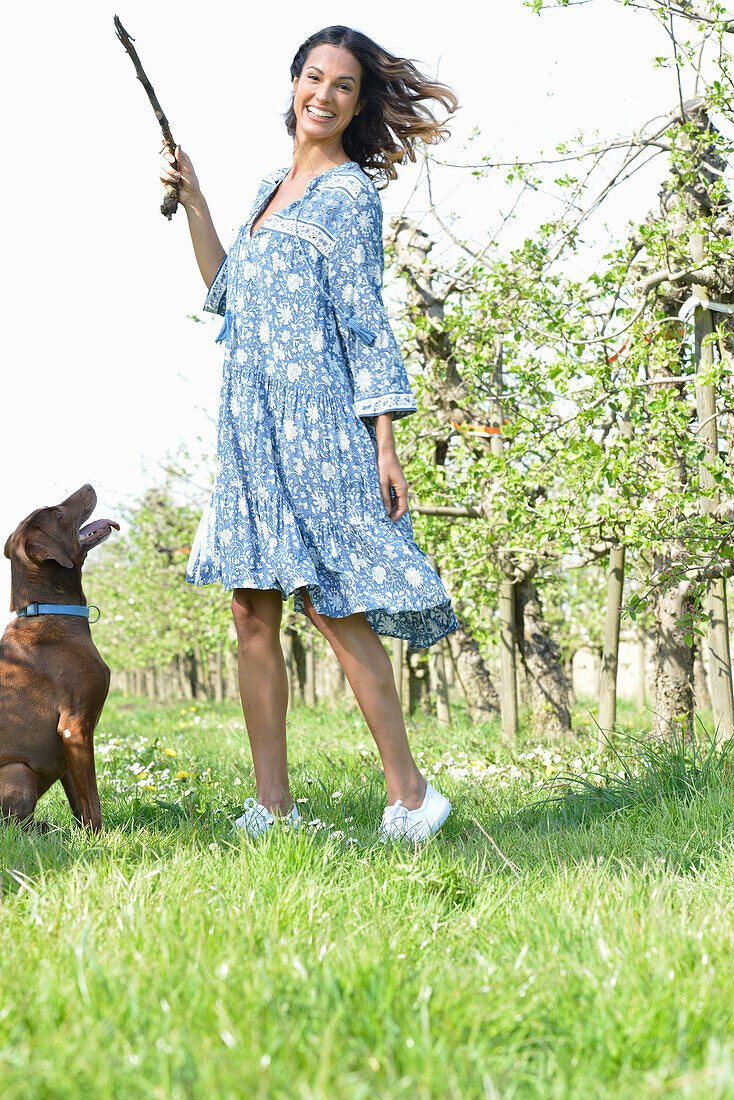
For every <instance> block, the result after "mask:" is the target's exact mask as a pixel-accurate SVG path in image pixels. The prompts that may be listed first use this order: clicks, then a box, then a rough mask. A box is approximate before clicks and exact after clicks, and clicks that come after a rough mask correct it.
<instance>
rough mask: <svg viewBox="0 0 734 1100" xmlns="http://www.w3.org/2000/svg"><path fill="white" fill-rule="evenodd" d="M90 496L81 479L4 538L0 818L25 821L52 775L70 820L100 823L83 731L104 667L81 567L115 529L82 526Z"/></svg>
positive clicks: (92, 501)
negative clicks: (7, 574) (6, 618)
mask: <svg viewBox="0 0 734 1100" xmlns="http://www.w3.org/2000/svg"><path fill="white" fill-rule="evenodd" d="M96 503H97V494H96V493H95V491H94V489H93V488H92V486H91V485H83V486H82V487H81V489H78V490H77V492H76V493H72V495H71V496H70V497H68V498H67V499H66V500H65V501H63V502H62V503H61V504H57V505H56V506H55V507H53V508H39V509H38V510H37V511H35V512H32V513H31V515H30V516H28V517H27V519H24V520H23V522H22V523H21V524H20V526H19V527H18V528H17V529H16V530H15V531H14V532H13V534H12V535H11V536H10V538H9V539H8V541H7V542H6V543H5V557H6V558H10V564H11V571H12V582H11V584H12V587H11V596H10V610H11V611H21V612H23V611H24V610H25V614H22V615H19V616H18V617H17V618H15V619H13V621H12V622H11V623H9V624H8V626H7V628H6V630H5V633H4V634H3V636H2V638H0V821H1V820H2V819H3V818H6V819H7V818H14V819H15V820H16V821H19V822H21V823H24V824H31V823H32V822H33V814H34V812H35V808H36V803H37V802H38V799H39V798H40V797H41V795H43V794H45V793H46V791H47V790H48V789H49V787H50V786H51V784H52V783H55V782H56V780H57V779H60V780H61V784H62V786H63V788H64V790H65V791H66V796H67V798H68V799H69V804H70V806H71V809H72V812H73V813H74V816H75V817H76V818H77V820H78V821H79V822H80V823H81V824H83V825H89V826H91V828H92V829H93V830H94V831H95V832H98V831H99V830H100V829H101V828H102V815H101V813H100V808H99V794H98V793H97V777H96V774H95V770H94V746H93V742H92V735H93V733H94V727H95V726H96V725H97V721H98V719H99V716H100V714H101V713H102V707H103V706H104V702H105V699H106V698H107V692H108V690H109V685H110V670H109V669H108V667H107V665H106V664H105V663H104V661H103V660H102V658H101V657H100V655H99V653H98V652H97V647H96V646H95V644H94V642H93V641H92V635H91V632H90V629H89V621H88V612H86V613H85V609H86V599H85V597H84V593H83V591H82V566H83V564H84V559H85V558H86V556H87V553H88V552H89V551H90V550H91V548H92V547H93V546H97V545H98V544H99V543H100V542H103V541H104V539H106V538H107V536H108V535H109V534H110V533H111V531H112V528H113V527H114V528H116V529H117V530H118V531H119V529H120V528H119V526H118V524H116V523H114V522H113V521H112V520H107V519H104V520H96V521H95V522H94V523H88V524H87V525H86V527H82V524H83V523H84V522H85V520H87V519H89V517H90V516H91V514H92V512H93V511H94V508H95V505H96ZM39 605H40V607H39ZM64 606H65V607H69V609H70V610H69V612H65V611H63V609H62V610H61V611H59V610H58V609H59V608H60V607H61V608H63V607H64ZM51 608H55V609H56V611H52V610H50V609H51Z"/></svg>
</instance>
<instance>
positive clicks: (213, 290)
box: [204, 256, 229, 317]
mask: <svg viewBox="0 0 734 1100" xmlns="http://www.w3.org/2000/svg"><path fill="white" fill-rule="evenodd" d="M228 260H229V256H225V257H224V259H223V260H222V262H221V264H220V265H219V267H218V269H217V273H216V275H215V276H214V278H213V279H212V284H211V286H210V287H209V290H208V291H207V295H206V298H205V299H204V310H205V312H206V313H218V314H219V315H220V317H223V316H224V313H225V310H226V308H227V267H228Z"/></svg>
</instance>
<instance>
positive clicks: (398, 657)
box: [392, 638, 405, 710]
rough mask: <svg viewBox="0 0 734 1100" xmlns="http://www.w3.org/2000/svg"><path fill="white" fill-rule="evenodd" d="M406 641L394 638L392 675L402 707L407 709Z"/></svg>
mask: <svg viewBox="0 0 734 1100" xmlns="http://www.w3.org/2000/svg"><path fill="white" fill-rule="evenodd" d="M404 666H405V639H404V638H393V640H392V674H393V677H394V678H395V687H396V688H397V692H398V699H399V700H400V706H401V707H402V708H403V710H404V709H405V676H404Z"/></svg>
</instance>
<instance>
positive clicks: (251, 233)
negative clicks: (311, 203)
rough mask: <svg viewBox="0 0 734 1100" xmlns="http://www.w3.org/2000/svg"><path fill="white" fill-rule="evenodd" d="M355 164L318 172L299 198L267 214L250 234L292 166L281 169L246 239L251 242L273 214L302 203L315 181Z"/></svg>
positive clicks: (335, 166)
mask: <svg viewBox="0 0 734 1100" xmlns="http://www.w3.org/2000/svg"><path fill="white" fill-rule="evenodd" d="M356 163H357V162H356V161H354V160H343V161H342V162H341V164H334V165H333V166H332V167H331V168H327V169H326V171H325V172H319V174H318V176H314V177H313V179H310V180H309V181H308V183H307V184H306V186H305V188H304V190H303V194H302V195H301V197H300V198H298V199H294V200H293V202H289V203H288V205H287V206H281V208H280V210H274V211H273V213H272V214H268V216H267V218H264V219H263V221H262V222H261V223H260V225H259V226H258V227H257V229H256V230H255V232H254V233H253V232H252V227H253V225H254V224H255V222H256V221H257V219H258V216H259V214H261V213H262V211H263V210H267V208H268V207H269V206H270V203H271V201H272V199H273V196H274V195H275V193H276V191H277V190H278V188H279V187H280V185H281V183H282V182H283V180H284V179H285V177H286V176H287V175H288V172H289V171H290V169H291V167H292V165H289V166H288V167H287V168H284V169H282V172H283V175H282V176H281V177H280V179H279V180H278V182H277V183H276V184H275V187H274V188H273V190H272V191H271V192H270V194H269V195H268V197H267V199H266V200H265V202H264V203H263V204H262V205H261V206H260V209H259V210H258V211H257V213H256V214H255V215H254V216H253V218H252V221H251V222H250V223H249V224H248V226H247V236H248V239H249V240H253V239H254V238H255V237H256V236H257V234H258V233H259V232H260V230H261V229H262V228H263V226H264V225H265V223H266V222H267V221H269V220H270V218H272V217H273V215H274V214H282V213H283V211H284V210H290V208H291V207H292V206H297V205H298V203H300V202H302V201H303V199H304V198H305V197H306V192H307V191H308V189H309V188H310V187H313V185H314V184H315V183H316V181H317V180H320V179H322V178H323V177H324V176H328V175H329V173H330V172H335V171H336V169H337V168H345V167H346V165H347V164H356Z"/></svg>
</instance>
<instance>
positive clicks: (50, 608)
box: [16, 603, 102, 623]
mask: <svg viewBox="0 0 734 1100" xmlns="http://www.w3.org/2000/svg"><path fill="white" fill-rule="evenodd" d="M90 607H93V608H94V610H95V611H96V612H97V618H96V619H89V608H90ZM36 615H78V616H79V617H80V618H82V619H89V621H90V623H98V622H99V620H100V618H101V615H102V613H101V611H100V610H99V608H98V607H97V606H96V604H93V603H90V605H89V607H82V605H81V604H76V603H29V604H28V605H27V606H26V607H21V609H20V611H17V612H16V617H17V618H19V619H20V618H24V619H25V618H27V619H31V618H34V617H35V616H36Z"/></svg>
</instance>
